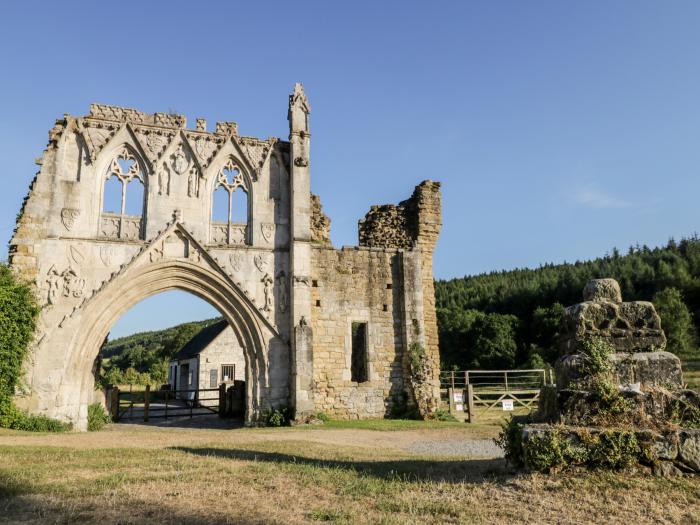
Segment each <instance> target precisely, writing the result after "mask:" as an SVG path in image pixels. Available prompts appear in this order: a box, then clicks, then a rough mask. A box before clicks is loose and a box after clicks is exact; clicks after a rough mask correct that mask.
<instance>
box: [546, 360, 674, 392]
mask: <svg viewBox="0 0 700 525" xmlns="http://www.w3.org/2000/svg"><path fill="white" fill-rule="evenodd" d="M610 362H611V364H612V375H613V380H614V381H615V383H616V384H618V385H633V384H635V383H639V384H640V388H641V389H647V388H650V387H655V386H663V387H672V388H681V387H682V386H683V372H682V370H681V362H680V359H678V357H677V356H675V355H673V354H672V353H670V352H637V353H634V354H627V353H617V354H612V355H611V356H610ZM583 364H584V357H583V356H582V355H581V354H573V355H567V356H563V357H560V358H559V359H557V361H556V362H555V363H554V371H555V375H556V381H557V388H558V389H566V388H570V387H571V386H572V383H574V382H575V381H578V380H581V379H584V373H583Z"/></svg>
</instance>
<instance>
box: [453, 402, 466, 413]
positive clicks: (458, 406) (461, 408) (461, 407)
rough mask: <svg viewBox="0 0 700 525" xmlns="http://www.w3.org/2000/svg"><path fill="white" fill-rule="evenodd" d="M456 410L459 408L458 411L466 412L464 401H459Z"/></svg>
mask: <svg viewBox="0 0 700 525" xmlns="http://www.w3.org/2000/svg"><path fill="white" fill-rule="evenodd" d="M455 410H457V411H458V412H464V405H463V404H462V403H457V404H456V405H455Z"/></svg>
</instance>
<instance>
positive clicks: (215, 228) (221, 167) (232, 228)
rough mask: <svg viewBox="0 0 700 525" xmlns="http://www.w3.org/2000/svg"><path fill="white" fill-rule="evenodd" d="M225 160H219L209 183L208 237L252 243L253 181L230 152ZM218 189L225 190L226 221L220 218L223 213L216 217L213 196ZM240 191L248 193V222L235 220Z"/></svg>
mask: <svg viewBox="0 0 700 525" xmlns="http://www.w3.org/2000/svg"><path fill="white" fill-rule="evenodd" d="M223 160H224V162H222V161H221V160H220V161H219V162H218V163H217V169H216V171H214V175H213V176H212V177H211V180H210V183H209V185H208V190H209V193H208V195H210V199H209V218H210V221H211V227H210V230H209V239H210V242H211V243H212V244H216V245H238V244H251V227H252V226H251V225H252V220H253V198H252V197H253V196H252V192H253V187H254V186H253V181H252V179H251V177H250V175H249V172H248V170H247V169H246V168H245V166H244V163H243V162H241V161H240V160H239V159H237V158H236V157H235V156H233V155H228V156H227V157H226V158H225V159H223ZM217 191H219V192H221V191H223V192H225V195H226V200H227V201H228V203H227V208H226V210H225V216H226V220H221V218H222V217H221V216H219V217H217V218H216V219H218V220H215V214H214V211H215V209H214V199H215V195H216V193H217ZM239 194H243V195H244V196H245V199H244V202H245V204H244V206H245V210H244V213H245V215H244V216H245V221H234V220H233V218H234V203H237V201H236V200H235V197H237V196H238V197H240V195H239Z"/></svg>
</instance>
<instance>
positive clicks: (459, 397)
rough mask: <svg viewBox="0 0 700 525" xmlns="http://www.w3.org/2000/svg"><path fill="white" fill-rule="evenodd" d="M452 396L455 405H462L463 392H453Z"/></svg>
mask: <svg viewBox="0 0 700 525" xmlns="http://www.w3.org/2000/svg"><path fill="white" fill-rule="evenodd" d="M453 396H454V401H455V403H463V402H464V393H463V392H455V393H454V394H453Z"/></svg>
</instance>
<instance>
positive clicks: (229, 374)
mask: <svg viewBox="0 0 700 525" xmlns="http://www.w3.org/2000/svg"><path fill="white" fill-rule="evenodd" d="M235 379H236V365H221V380H222V381H233V380H235Z"/></svg>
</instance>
